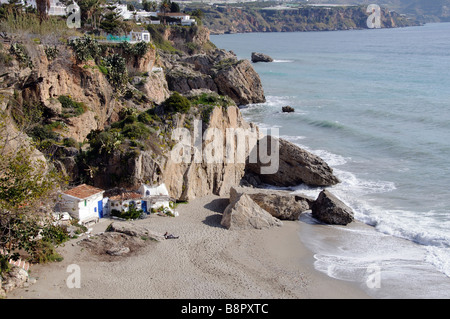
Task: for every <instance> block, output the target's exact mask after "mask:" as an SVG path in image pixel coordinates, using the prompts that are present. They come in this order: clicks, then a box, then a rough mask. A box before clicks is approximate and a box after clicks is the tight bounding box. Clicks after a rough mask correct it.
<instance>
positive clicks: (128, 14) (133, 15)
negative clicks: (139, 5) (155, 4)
mask: <svg viewBox="0 0 450 319" xmlns="http://www.w3.org/2000/svg"><path fill="white" fill-rule="evenodd" d="M115 11H116V12H117V13H118V14H120V16H121V17H122V18H123V19H124V20H131V19H135V20H143V19H144V18H150V17H156V16H157V13H156V12H147V11H144V10H134V11H130V10H128V6H127V5H126V4H118V5H116V9H115Z"/></svg>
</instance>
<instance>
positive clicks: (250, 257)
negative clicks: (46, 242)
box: [7, 195, 371, 299]
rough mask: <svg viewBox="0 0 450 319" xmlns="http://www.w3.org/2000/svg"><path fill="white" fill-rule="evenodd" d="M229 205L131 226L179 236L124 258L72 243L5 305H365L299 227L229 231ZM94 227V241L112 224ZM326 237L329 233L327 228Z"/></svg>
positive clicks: (203, 203)
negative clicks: (71, 281)
mask: <svg viewBox="0 0 450 319" xmlns="http://www.w3.org/2000/svg"><path fill="white" fill-rule="evenodd" d="M227 204H228V198H223V197H219V196H215V195H210V196H205V197H201V198H197V199H194V200H192V201H190V202H189V203H188V204H180V205H179V206H178V207H177V211H178V212H179V216H178V217H161V216H157V215H152V216H150V217H149V218H146V219H143V220H137V221H135V223H136V224H137V225H140V226H144V227H147V228H148V229H150V230H152V231H155V232H157V233H161V234H163V233H165V232H166V231H168V232H169V233H172V234H174V235H175V236H179V239H175V240H163V241H161V242H151V243H149V244H148V245H147V246H145V247H143V248H142V249H141V250H140V251H138V252H136V253H133V254H132V255H130V256H125V257H109V260H106V259H105V258H99V257H98V256H94V255H92V254H91V253H90V252H88V251H87V249H83V248H82V247H81V246H79V245H77V244H76V241H78V240H82V239H83V238H85V236H82V237H80V238H79V239H75V240H71V241H69V242H67V243H66V244H65V245H64V246H61V247H59V248H58V251H59V252H60V253H61V254H62V256H63V257H64V260H63V261H61V262H56V263H51V264H46V265H34V266H32V268H31V272H30V275H31V276H32V277H35V278H37V282H36V283H35V284H33V285H30V286H29V287H25V288H17V289H15V290H13V291H12V292H10V293H9V294H8V296H7V299H22V298H24V299H48V298H51V299H86V298H89V299H91V298H94V299H103V298H105V299H137V298H139V299H363V298H364V299H365V298H371V297H370V296H368V295H367V294H366V293H365V292H364V291H363V289H361V288H360V287H358V286H357V285H356V284H354V283H351V282H345V281H342V280H338V279H333V278H330V277H328V276H327V275H325V274H323V273H321V272H319V271H317V270H315V269H314V265H313V260H314V257H313V253H312V252H311V251H310V250H308V249H307V248H306V246H305V245H304V244H302V242H301V240H300V236H299V230H300V222H299V221H283V226H281V227H276V228H270V229H263V230H256V229H255V230H242V231H233V230H232V231H230V230H227V229H225V228H223V227H222V226H221V225H220V220H221V216H222V214H221V213H222V211H223V209H224V208H225V207H226V205H227ZM112 221H113V220H112V219H109V218H105V219H102V220H101V221H100V222H99V223H97V224H95V225H94V226H93V227H92V228H93V234H95V233H99V232H102V231H104V230H105V229H106V227H107V226H108V225H109V224H110V223H111V222H112ZM331 231H332V229H331ZM71 264H76V265H78V266H79V267H80V274H81V279H80V283H81V287H80V288H68V287H67V284H66V280H67V278H68V276H69V275H70V272H67V267H68V266H69V265H71Z"/></svg>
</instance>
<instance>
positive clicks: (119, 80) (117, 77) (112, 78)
mask: <svg viewBox="0 0 450 319" xmlns="http://www.w3.org/2000/svg"><path fill="white" fill-rule="evenodd" d="M104 64H105V66H106V69H107V70H108V73H107V79H108V81H109V83H110V84H111V85H112V86H113V87H114V89H115V90H116V91H119V92H120V91H123V89H124V88H125V86H126V84H127V82H128V71H127V66H126V61H125V58H123V57H121V56H120V55H118V54H113V55H111V56H107V57H106V58H105V59H104Z"/></svg>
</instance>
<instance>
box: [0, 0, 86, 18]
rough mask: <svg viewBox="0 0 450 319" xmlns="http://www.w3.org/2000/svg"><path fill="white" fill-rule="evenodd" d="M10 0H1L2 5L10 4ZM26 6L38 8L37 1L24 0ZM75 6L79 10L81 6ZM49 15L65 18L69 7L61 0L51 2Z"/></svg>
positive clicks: (75, 4)
mask: <svg viewBox="0 0 450 319" xmlns="http://www.w3.org/2000/svg"><path fill="white" fill-rule="evenodd" d="M8 2H9V0H0V3H8ZM22 4H23V5H24V6H31V7H33V8H36V0H22ZM74 6H75V7H76V8H78V9H79V6H78V4H77V3H76V2H74ZM47 13H48V15H51V16H65V15H66V14H67V6H66V5H65V4H63V3H61V2H59V0H50V8H49V10H48V12H47Z"/></svg>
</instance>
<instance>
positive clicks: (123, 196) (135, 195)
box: [109, 192, 142, 200]
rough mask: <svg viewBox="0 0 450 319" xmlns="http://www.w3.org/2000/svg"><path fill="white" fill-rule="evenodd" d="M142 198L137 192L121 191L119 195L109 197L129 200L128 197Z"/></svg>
mask: <svg viewBox="0 0 450 319" xmlns="http://www.w3.org/2000/svg"><path fill="white" fill-rule="evenodd" d="M140 198H142V195H141V194H139V193H134V192H131V193H122V194H120V195H116V196H112V197H110V198H109V199H110V200H129V199H140Z"/></svg>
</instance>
